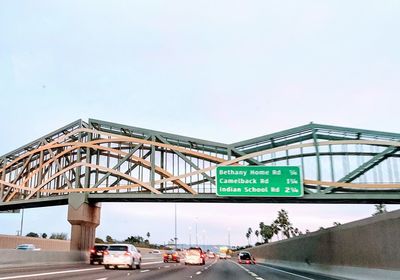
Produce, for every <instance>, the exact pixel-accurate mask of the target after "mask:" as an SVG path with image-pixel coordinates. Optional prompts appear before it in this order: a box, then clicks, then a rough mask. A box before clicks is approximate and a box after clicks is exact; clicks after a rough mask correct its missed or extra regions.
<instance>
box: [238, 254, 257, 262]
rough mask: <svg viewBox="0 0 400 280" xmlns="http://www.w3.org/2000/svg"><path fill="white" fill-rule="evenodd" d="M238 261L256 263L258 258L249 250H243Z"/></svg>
mask: <svg viewBox="0 0 400 280" xmlns="http://www.w3.org/2000/svg"><path fill="white" fill-rule="evenodd" d="M238 263H240V264H242V263H244V264H256V260H255V259H254V257H252V256H251V254H250V253H249V252H247V251H242V252H240V253H239V255H238Z"/></svg>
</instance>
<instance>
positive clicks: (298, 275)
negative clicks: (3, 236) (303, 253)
mask: <svg viewBox="0 0 400 280" xmlns="http://www.w3.org/2000/svg"><path fill="white" fill-rule="evenodd" d="M256 265H258V266H261V267H266V268H269V269H272V270H276V271H280V272H284V273H287V274H290V275H293V276H297V277H301V278H304V279H307V280H315V279H314V278H310V277H307V276H303V275H300V274H296V273H292V272H288V271H284V270H281V269H278V268H274V267H270V266H265V265H260V264H256ZM0 280H1V279H0Z"/></svg>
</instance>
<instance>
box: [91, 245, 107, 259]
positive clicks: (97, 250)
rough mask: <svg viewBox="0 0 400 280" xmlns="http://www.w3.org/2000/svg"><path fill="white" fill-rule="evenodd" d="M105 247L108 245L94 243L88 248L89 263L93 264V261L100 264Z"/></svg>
mask: <svg viewBox="0 0 400 280" xmlns="http://www.w3.org/2000/svg"><path fill="white" fill-rule="evenodd" d="M107 249H108V245H104V244H102V245H94V247H93V248H92V249H90V264H94V263H95V262H97V263H98V264H102V263H103V255H104V251H105V250H107Z"/></svg>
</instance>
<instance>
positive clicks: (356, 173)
mask: <svg viewBox="0 0 400 280" xmlns="http://www.w3.org/2000/svg"><path fill="white" fill-rule="evenodd" d="M398 150H399V148H398V147H388V148H386V149H385V150H384V151H382V152H381V153H379V154H377V155H376V156H374V157H373V158H371V159H370V160H368V161H367V162H364V163H363V164H362V165H360V166H359V167H357V168H356V169H354V170H353V171H351V172H350V173H349V174H347V175H346V176H344V177H343V178H341V179H340V180H339V181H338V182H345V183H350V182H352V181H354V180H355V179H357V178H358V177H360V176H361V175H363V174H364V173H365V172H367V171H368V170H370V169H372V168H373V167H374V166H376V165H378V164H380V163H381V162H382V161H384V160H385V159H386V158H387V157H389V156H391V155H393V154H395V153H396V152H397V151H398Z"/></svg>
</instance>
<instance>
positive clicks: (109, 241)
mask: <svg viewBox="0 0 400 280" xmlns="http://www.w3.org/2000/svg"><path fill="white" fill-rule="evenodd" d="M106 242H107V243H108V244H112V243H115V241H114V239H113V238H112V237H111V236H110V235H107V236H106Z"/></svg>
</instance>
